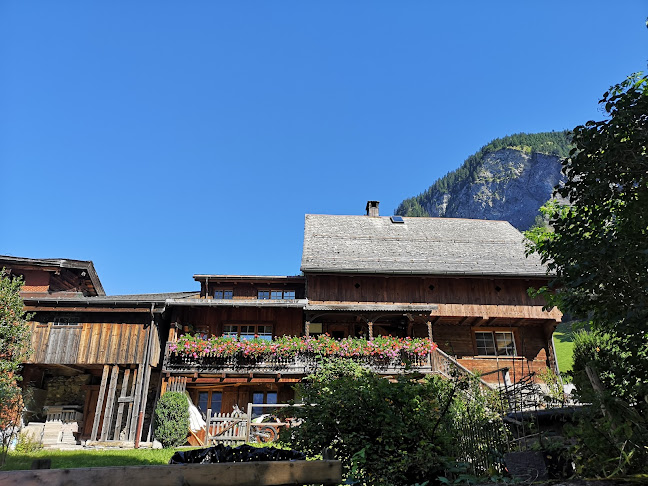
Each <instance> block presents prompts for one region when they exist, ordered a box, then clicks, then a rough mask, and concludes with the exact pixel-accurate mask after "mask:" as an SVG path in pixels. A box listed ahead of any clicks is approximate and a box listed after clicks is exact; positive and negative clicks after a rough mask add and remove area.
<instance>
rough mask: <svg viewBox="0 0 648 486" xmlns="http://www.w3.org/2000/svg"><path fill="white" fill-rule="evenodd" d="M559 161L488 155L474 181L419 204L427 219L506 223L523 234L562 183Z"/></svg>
mask: <svg viewBox="0 0 648 486" xmlns="http://www.w3.org/2000/svg"><path fill="white" fill-rule="evenodd" d="M560 161H561V159H560V157H558V156H555V155H546V154H542V153H535V152H534V153H528V152H524V151H521V150H517V149H513V148H505V149H501V150H497V151H494V152H490V153H487V154H485V155H484V158H483V161H482V164H481V165H480V167H479V168H478V170H477V172H476V176H475V177H474V181H473V180H470V179H468V180H464V181H462V182H460V183H458V184H456V185H454V186H453V187H450V188H449V189H448V191H447V192H441V191H435V192H434V193H433V194H430V196H431V197H429V198H428V199H427V200H425V201H420V204H421V206H422V207H423V209H424V210H425V212H427V213H428V214H429V215H430V216H443V217H448V218H476V219H498V220H505V221H509V222H510V223H511V224H512V225H513V226H515V227H516V228H518V229H519V230H526V229H528V228H529V227H531V226H532V225H533V223H534V221H535V217H536V215H537V214H538V209H539V208H540V206H542V205H543V204H544V203H545V202H547V201H548V200H549V199H550V198H551V196H552V192H553V188H554V186H556V185H557V184H558V183H559V182H560V180H561V172H560V171H561V162H560Z"/></svg>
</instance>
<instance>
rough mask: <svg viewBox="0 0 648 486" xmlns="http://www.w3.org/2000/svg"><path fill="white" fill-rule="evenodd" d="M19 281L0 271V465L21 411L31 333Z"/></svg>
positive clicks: (4, 457) (18, 421)
mask: <svg viewBox="0 0 648 486" xmlns="http://www.w3.org/2000/svg"><path fill="white" fill-rule="evenodd" d="M22 284H23V282H22V280H21V279H20V278H11V277H9V276H8V275H6V272H5V270H4V268H3V269H2V271H0V439H1V441H2V444H1V448H0V466H2V465H3V464H4V461H5V459H6V454H7V448H8V446H9V443H10V442H11V440H12V439H13V437H14V436H15V434H16V433H17V426H19V425H20V414H21V412H22V390H21V388H20V387H19V386H18V383H17V382H18V381H20V375H19V374H18V372H19V371H20V366H21V364H22V363H23V362H24V361H25V360H26V359H27V358H28V356H29V353H30V345H31V341H30V339H31V334H30V330H29V324H28V322H27V321H28V319H29V318H30V316H29V315H28V314H26V313H25V310H24V306H23V301H22V299H21V298H20V289H21V288H22Z"/></svg>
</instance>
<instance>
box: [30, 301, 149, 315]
mask: <svg viewBox="0 0 648 486" xmlns="http://www.w3.org/2000/svg"><path fill="white" fill-rule="evenodd" d="M25 307H26V308H27V310H28V311H29V312H147V313H150V312H151V310H150V309H146V308H141V307H43V306H32V305H29V302H26V303H25Z"/></svg>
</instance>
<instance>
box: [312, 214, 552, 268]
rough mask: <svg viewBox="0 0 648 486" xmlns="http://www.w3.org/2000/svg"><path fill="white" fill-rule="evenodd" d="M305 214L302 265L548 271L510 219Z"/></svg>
mask: <svg viewBox="0 0 648 486" xmlns="http://www.w3.org/2000/svg"><path fill="white" fill-rule="evenodd" d="M403 221H404V222H403V223H393V222H392V220H391V219H390V217H388V216H387V217H371V216H331V215H324V214H307V215H306V223H305V229H304V251H303V253H302V263H301V270H302V271H303V272H322V273H380V274H394V275H408V274H416V275H423V274H424V275H476V276H502V277H504V276H505V277H525V278H528V277H540V276H546V275H547V273H546V269H545V267H544V266H543V265H542V264H541V262H540V258H539V257H538V256H537V255H531V256H530V257H528V258H527V257H526V256H525V251H524V237H523V235H522V234H521V233H520V232H519V231H518V230H516V229H515V228H514V227H513V226H512V225H511V224H510V223H508V222H507V221H486V220H478V219H451V218H403Z"/></svg>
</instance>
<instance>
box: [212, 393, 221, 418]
mask: <svg viewBox="0 0 648 486" xmlns="http://www.w3.org/2000/svg"><path fill="white" fill-rule="evenodd" d="M222 403H223V393H222V392H212V399H211V409H212V415H213V414H215V413H220V412H221V405H222Z"/></svg>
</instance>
